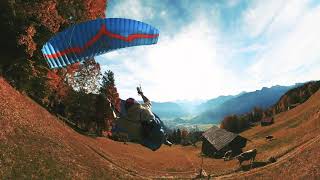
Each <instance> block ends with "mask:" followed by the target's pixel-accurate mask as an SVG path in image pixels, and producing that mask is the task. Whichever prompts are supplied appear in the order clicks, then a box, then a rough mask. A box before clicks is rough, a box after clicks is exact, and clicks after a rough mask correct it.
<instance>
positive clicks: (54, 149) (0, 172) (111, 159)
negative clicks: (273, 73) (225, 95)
mask: <svg viewBox="0 0 320 180" xmlns="http://www.w3.org/2000/svg"><path fill="white" fill-rule="evenodd" d="M319 100H320V91H318V92H317V93H316V94H315V95H313V96H312V97H311V98H310V99H309V100H308V101H307V102H305V103H304V104H301V105H300V106H298V107H296V108H294V109H292V110H290V111H287V112H284V113H281V114H279V115H277V116H276V117H275V124H273V125H271V126H268V127H260V126H256V127H253V128H252V129H249V130H248V131H246V132H244V133H242V136H244V137H247V138H248V139H250V140H251V141H252V142H248V146H247V147H246V149H251V148H257V149H258V155H257V163H256V164H255V166H259V165H261V164H264V163H265V162H266V161H267V159H268V158H269V157H271V156H274V157H276V158H277V160H278V161H277V162H276V163H272V164H268V165H266V166H264V167H261V168H254V169H253V170H250V171H247V172H242V171H240V169H239V165H238V162H237V161H236V160H231V161H223V160H222V159H210V158H204V159H203V168H204V169H205V171H206V172H207V173H208V174H211V176H212V177H216V178H231V179H233V178H243V177H244V176H245V177H246V178H257V177H266V178H268V177H274V178H276V177H278V174H279V173H281V175H282V176H283V177H284V178H291V177H293V178H314V177H320V172H319V170H318V169H319V159H320V158H315V157H319V150H320V149H319V148H320V147H319V142H320V141H319V138H318V137H319V135H320V101H319ZM0 128H1V131H0V179H21V178H27V179H30V178H34V179H48V178H55V179H71V178H73V179H141V178H143V177H148V178H159V177H166V178H169V177H175V178H179V177H180V178H192V177H195V175H196V173H197V172H198V171H199V168H200V166H201V156H200V150H201V144H198V146H197V147H191V146H188V147H183V146H173V147H168V146H162V147H161V148H160V149H159V150H158V151H156V152H153V151H151V150H149V149H146V148H144V147H142V146H141V145H139V144H133V143H127V144H124V143H121V142H115V141H112V140H109V139H106V138H91V137H87V136H84V135H80V134H78V133H76V132H75V131H73V130H72V129H71V128H69V127H68V126H67V125H65V124H63V123H62V122H61V121H60V120H58V119H57V118H56V117H55V116H52V115H51V114H50V113H48V112H47V111H46V110H45V109H44V108H42V107H40V106H39V105H38V104H36V103H35V102H33V101H32V100H31V99H29V98H28V97H26V96H24V95H22V94H20V93H19V92H17V91H15V90H14V89H13V88H12V87H11V86H10V85H8V84H7V83H6V82H5V80H4V79H0ZM267 135H273V136H274V137H275V139H274V140H273V141H266V140H265V138H264V137H265V136H267ZM246 164H247V163H244V167H246ZM302 167H303V168H302ZM244 169H245V168H244Z"/></svg>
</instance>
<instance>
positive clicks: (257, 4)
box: [96, 0, 320, 101]
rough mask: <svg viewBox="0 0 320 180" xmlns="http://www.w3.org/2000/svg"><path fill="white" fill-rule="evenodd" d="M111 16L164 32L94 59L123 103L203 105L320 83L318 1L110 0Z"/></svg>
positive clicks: (319, 10) (319, 9)
mask: <svg viewBox="0 0 320 180" xmlns="http://www.w3.org/2000/svg"><path fill="white" fill-rule="evenodd" d="M106 16H107V17H123V18H131V19H135V20H140V21H143V22H146V23H148V24H151V25H152V26H155V27H156V28H158V29H159V30H160V37H159V41H158V44H156V45H152V46H140V47H132V48H127V49H123V50H119V51H114V52H111V53H108V54H105V55H102V56H99V57H97V58H96V59H97V61H98V62H99V63H100V64H101V65H102V70H103V71H105V70H112V71H113V72H114V73H115V78H116V85H117V88H118V91H119V93H120V97H122V98H127V97H134V98H138V97H137V94H136V91H135V87H136V86H137V85H139V84H141V85H142V87H143V90H144V92H145V94H146V95H148V96H149V97H150V98H151V99H152V100H155V101H175V100H200V99H202V100H204V99H209V98H214V97H217V96H219V95H228V94H237V93H239V92H241V91H253V90H256V89H261V88H262V87H270V86H272V85H277V84H279V85H291V84H294V83H296V82H304V81H309V80H318V79H320V41H319V40H320V36H319V32H320V21H319V19H320V1H319V0H268V1H265V0H252V1H250V0H198V1H194V0H161V1H159V0H109V1H108V7H107V13H106Z"/></svg>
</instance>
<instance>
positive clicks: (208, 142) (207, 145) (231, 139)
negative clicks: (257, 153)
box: [202, 126, 247, 158]
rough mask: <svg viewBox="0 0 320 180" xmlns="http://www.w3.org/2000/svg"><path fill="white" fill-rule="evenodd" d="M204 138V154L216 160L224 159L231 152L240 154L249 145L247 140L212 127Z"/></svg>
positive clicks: (204, 134)
mask: <svg viewBox="0 0 320 180" xmlns="http://www.w3.org/2000/svg"><path fill="white" fill-rule="evenodd" d="M202 137H203V138H202V153H203V154H205V155H207V156H210V157H215V158H220V157H222V156H223V155H224V154H225V152H227V151H229V150H232V152H233V154H234V155H235V154H240V153H241V152H242V148H244V147H245V146H246V144H247V139H246V138H244V137H242V136H240V135H238V134H235V133H232V132H229V131H226V130H225V129H221V128H219V127H217V126H212V127H211V128H210V129H208V130H207V131H206V132H204V133H203V134H202Z"/></svg>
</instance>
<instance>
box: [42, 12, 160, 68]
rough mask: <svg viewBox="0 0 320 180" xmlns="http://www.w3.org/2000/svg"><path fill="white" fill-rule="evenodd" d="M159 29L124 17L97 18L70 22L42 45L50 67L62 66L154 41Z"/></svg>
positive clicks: (156, 38) (155, 41)
mask: <svg viewBox="0 0 320 180" xmlns="http://www.w3.org/2000/svg"><path fill="white" fill-rule="evenodd" d="M158 37H159V30H158V29H156V28H154V27H152V26H150V25H148V24H146V23H143V22H140V21H136V20H131V19H124V18H105V19H97V20H93V21H88V22H84V23H80V24H77V25H73V26H71V27H69V28H67V29H66V30H64V31H62V32H60V33H58V34H57V35H55V36H54V37H52V38H51V39H50V40H49V41H48V42H47V43H45V44H44V46H43V47H42V53H43V55H44V57H45V59H46V60H47V62H48V64H49V66H50V68H62V67H65V66H68V65H70V64H73V63H76V62H81V61H85V60H87V59H90V58H93V57H95V56H97V55H101V54H104V53H107V52H110V51H113V50H116V49H120V48H125V47H131V46H140V45H150V44H156V43H157V41H158Z"/></svg>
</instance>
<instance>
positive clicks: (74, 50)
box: [45, 25, 159, 59]
mask: <svg viewBox="0 0 320 180" xmlns="http://www.w3.org/2000/svg"><path fill="white" fill-rule="evenodd" d="M103 35H106V36H108V37H110V38H113V39H119V40H122V41H125V42H131V41H133V40H135V39H139V38H143V39H150V38H156V37H158V36H159V34H130V35H129V36H128V37H125V36H122V35H120V34H116V33H112V32H110V31H108V30H107V27H106V25H102V26H101V28H100V30H99V32H98V33H97V34H96V35H95V36H93V37H92V38H91V39H90V40H89V41H88V42H87V43H86V44H85V45H84V46H83V47H71V48H68V49H65V50H63V51H57V52H56V53H54V54H46V55H45V57H47V58H50V59H51V58H58V57H60V56H63V55H66V54H69V53H81V52H83V51H85V50H86V49H87V48H89V47H90V46H92V45H93V44H94V43H95V42H97V41H98V40H99V39H100V38H101V37H102V36H103Z"/></svg>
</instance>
